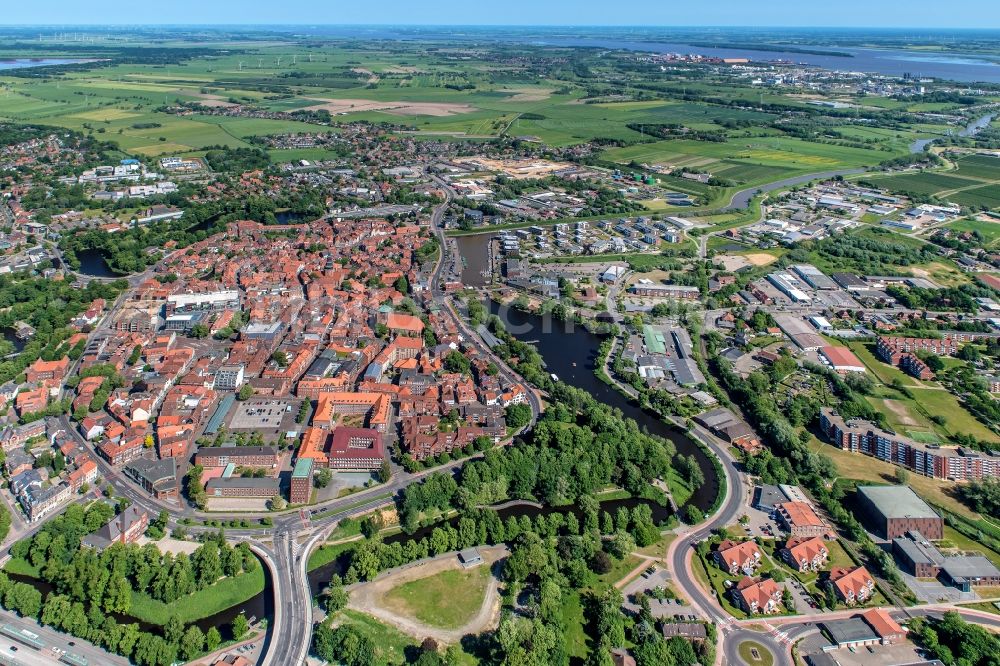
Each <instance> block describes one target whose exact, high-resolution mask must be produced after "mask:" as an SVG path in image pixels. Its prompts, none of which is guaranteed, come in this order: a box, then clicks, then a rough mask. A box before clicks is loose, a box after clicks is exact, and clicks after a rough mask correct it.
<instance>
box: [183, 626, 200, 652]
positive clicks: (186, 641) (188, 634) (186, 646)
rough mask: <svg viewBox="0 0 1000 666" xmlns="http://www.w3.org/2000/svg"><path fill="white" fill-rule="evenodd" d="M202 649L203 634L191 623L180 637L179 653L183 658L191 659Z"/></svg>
mask: <svg viewBox="0 0 1000 666" xmlns="http://www.w3.org/2000/svg"><path fill="white" fill-rule="evenodd" d="M204 649H205V634H204V633H202V631H201V629H199V628H198V626H197V625H194V624H192V625H191V626H190V627H188V628H187V631H185V632H184V636H183V637H182V638H181V655H182V656H183V657H184V658H185V659H187V660H191V659H194V658H195V657H197V656H198V655H200V654H201V653H202V651H203V650H204Z"/></svg>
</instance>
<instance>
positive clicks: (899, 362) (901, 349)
mask: <svg viewBox="0 0 1000 666" xmlns="http://www.w3.org/2000/svg"><path fill="white" fill-rule="evenodd" d="M875 352H876V353H877V354H878V357H879V358H880V359H882V360H883V361H885V362H886V363H890V364H892V365H896V366H899V367H900V369H902V370H903V371H904V372H906V373H908V374H910V375H913V376H914V377H917V378H918V379H924V380H926V379H933V378H934V373H933V372H931V369H930V368H928V367H927V364H926V363H924V362H923V361H921V360H920V359H919V358H917V352H929V353H931V354H937V355H938V356H953V355H955V354H956V353H958V340H956V339H955V338H953V337H944V338H905V337H900V336H885V335H883V336H880V337H879V339H878V345H877V346H876V348H875Z"/></svg>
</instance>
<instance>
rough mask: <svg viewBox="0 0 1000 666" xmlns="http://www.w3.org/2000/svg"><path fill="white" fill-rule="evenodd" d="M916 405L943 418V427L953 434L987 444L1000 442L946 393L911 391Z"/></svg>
mask: <svg viewBox="0 0 1000 666" xmlns="http://www.w3.org/2000/svg"><path fill="white" fill-rule="evenodd" d="M911 392H912V393H913V398H914V400H916V402H917V404H919V405H920V407H921V408H922V409H923V410H924V411H925V412H927V413H928V414H940V415H942V416H944V417H945V419H946V422H945V427H946V428H947V429H948V431H949V432H952V433H955V434H960V433H961V434H969V435H972V436H973V437H975V438H976V439H981V440H985V441H987V442H1000V436H998V435H997V434H996V433H994V432H993V431H992V430H990V429H989V428H987V427H986V426H984V425H983V424H982V423H980V422H979V421H978V420H977V419H976V417H974V416H973V415H972V414H970V413H969V412H968V411H967V410H966V409H965V408H964V407H962V405H961V404H960V403H959V402H958V398H956V397H955V396H953V395H952V394H951V393H949V392H948V391H944V390H935V389H911Z"/></svg>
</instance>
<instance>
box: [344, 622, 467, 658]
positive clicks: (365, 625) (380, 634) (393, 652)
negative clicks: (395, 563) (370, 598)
mask: <svg viewBox="0 0 1000 666" xmlns="http://www.w3.org/2000/svg"><path fill="white" fill-rule="evenodd" d="M333 623H334V625H337V626H340V625H349V626H351V627H352V628H353V629H355V630H357V632H358V633H359V634H360V635H362V636H365V637H366V638H368V639H370V640H371V641H372V643H373V644H374V645H375V656H374V660H373V662H372V664H373V666H383V665H386V664H404V663H406V657H407V654H408V653H410V652H416V651H419V650H420V641H418V640H417V639H415V638H413V637H411V636H408V635H407V634H404V633H403V632H401V631H400V630H399V629H396V628H395V627H392V626H389V625H388V624H385V623H384V622H380V621H379V620H377V619H376V618H374V617H372V616H371V615H368V614H367V613H360V612H358V611H354V610H350V609H344V610H342V611H341V612H340V613H339V614H338V615H337V616H336V617H335V618H334V620H333ZM478 663H479V660H478V659H477V658H476V657H475V656H473V655H471V654H469V653H467V652H464V651H462V652H461V653H460V654H459V657H458V660H457V661H456V662H455V663H454V664H449V666H475V665H476V664H478Z"/></svg>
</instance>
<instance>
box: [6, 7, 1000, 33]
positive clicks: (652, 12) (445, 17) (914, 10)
mask: <svg viewBox="0 0 1000 666" xmlns="http://www.w3.org/2000/svg"><path fill="white" fill-rule="evenodd" d="M3 5H4V8H3V12H2V13H0V24H6V25H10V24H33V25H38V24H47V25H51V24H54V23H56V22H58V23H59V24H62V25H81V24H101V25H107V24H130V25H138V24H150V23H167V24H200V25H206V24H237V23H238V24H276V23H286V24H312V25H321V24H327V25H328V24H352V23H353V24H380V23H392V24H396V25H400V24H430V25H444V24H455V25H644V26H657V25H664V26H671V25H678V26H684V25H687V26H691V25H713V26H721V25H737V26H750V25H758V26H830V27H840V26H859V27H872V26H874V27H937V28H951V27H956V28H961V27H974V28H1000V3H998V2H997V1H996V0H947V1H946V0H833V1H822V0H763V1H760V0H757V1H755V0H709V1H707V2H697V1H695V2H692V1H691V0H630V1H626V2H609V1H608V0H503V1H500V2H483V1H482V0H423V1H415V0H374V1H368V2H359V1H358V0H305V1H303V0H298V1H294V0H293V1H292V2H280V1H275V0H266V1H265V0H152V1H150V0H145V1H140V2H136V1H135V0H127V1H123V0H98V2H81V1H80V0H40V1H39V0H36V1H35V2H17V1H16V0H7V1H6V2H3Z"/></svg>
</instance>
